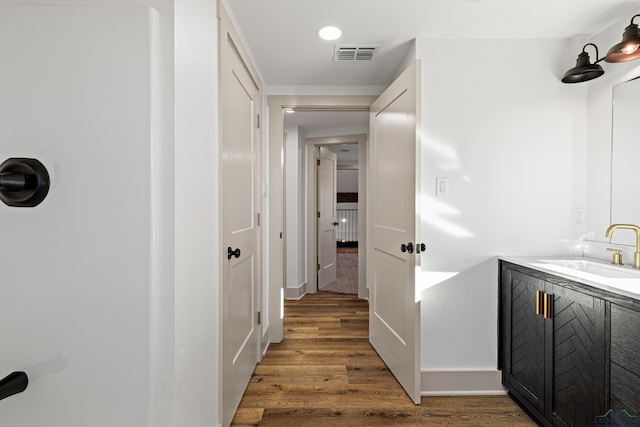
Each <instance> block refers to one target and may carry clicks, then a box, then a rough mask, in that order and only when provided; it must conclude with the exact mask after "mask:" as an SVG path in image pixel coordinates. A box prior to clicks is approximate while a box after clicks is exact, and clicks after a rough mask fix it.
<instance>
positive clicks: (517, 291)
mask: <svg viewBox="0 0 640 427" xmlns="http://www.w3.org/2000/svg"><path fill="white" fill-rule="evenodd" d="M544 289H545V282H544V281H543V280H540V279H537V278H535V277H533V276H529V275H527V274H523V273H521V272H519V271H516V270H509V269H506V270H503V274H502V301H503V304H504V307H503V310H504V311H503V328H504V331H503V337H502V339H503V354H504V366H503V369H504V370H503V381H504V382H505V385H506V386H507V387H509V389H510V390H511V391H512V392H514V393H516V394H517V395H518V397H519V400H522V399H524V400H525V401H526V403H528V404H530V405H531V406H532V408H530V409H535V410H537V411H539V412H541V413H544V410H543V405H544V399H543V396H544V391H545V390H544V320H545V319H544V317H543V316H541V315H538V314H536V292H537V291H544ZM523 403H525V402H523Z"/></svg>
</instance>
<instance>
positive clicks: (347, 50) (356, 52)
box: [333, 45, 380, 61]
mask: <svg viewBox="0 0 640 427" xmlns="http://www.w3.org/2000/svg"><path fill="white" fill-rule="evenodd" d="M379 47H380V46H371V45H369V46H356V45H343V46H336V49H335V51H334V53H333V60H334V61H373V60H374V59H376V55H377V54H378V48H379Z"/></svg>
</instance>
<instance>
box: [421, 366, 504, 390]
mask: <svg viewBox="0 0 640 427" xmlns="http://www.w3.org/2000/svg"><path fill="white" fill-rule="evenodd" d="M420 377H421V378H420V380H421V381H420V384H421V390H420V394H421V395H422V396H493V395H506V394H507V390H506V389H505V388H504V387H503V386H502V371H499V370H497V369H456V370H453V369H430V370H423V371H422V372H420Z"/></svg>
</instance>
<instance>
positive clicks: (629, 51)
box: [620, 43, 640, 55]
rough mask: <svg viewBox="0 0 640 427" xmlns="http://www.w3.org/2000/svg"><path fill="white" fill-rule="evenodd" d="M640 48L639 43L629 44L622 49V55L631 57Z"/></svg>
mask: <svg viewBox="0 0 640 427" xmlns="http://www.w3.org/2000/svg"><path fill="white" fill-rule="evenodd" d="M639 47H640V45H638V44H637V43H629V44H627V45H626V46H625V47H623V48H622V49H620V50H621V51H622V53H624V54H625V55H630V54H632V53H633V52H635V51H636V50H638V48H639Z"/></svg>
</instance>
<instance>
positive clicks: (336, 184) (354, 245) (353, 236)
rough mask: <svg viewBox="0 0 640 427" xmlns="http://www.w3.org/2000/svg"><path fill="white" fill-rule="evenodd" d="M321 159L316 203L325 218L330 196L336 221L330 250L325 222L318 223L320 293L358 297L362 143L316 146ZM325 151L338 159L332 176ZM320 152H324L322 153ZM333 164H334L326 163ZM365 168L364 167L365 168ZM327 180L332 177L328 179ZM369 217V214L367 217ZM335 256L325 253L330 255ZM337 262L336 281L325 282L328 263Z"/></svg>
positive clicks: (334, 264)
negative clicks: (324, 233)
mask: <svg viewBox="0 0 640 427" xmlns="http://www.w3.org/2000/svg"><path fill="white" fill-rule="evenodd" d="M314 148H315V149H316V153H317V157H318V158H319V159H320V161H319V162H318V163H319V164H317V166H316V177H317V191H316V200H317V206H319V209H318V210H319V211H320V212H321V214H320V215H321V217H322V216H323V214H324V213H323V212H322V211H323V203H322V199H323V197H322V196H323V194H324V193H329V194H330V197H331V201H332V203H331V205H330V209H331V212H329V213H330V214H331V216H332V220H331V222H330V224H329V226H330V228H331V230H329V231H331V232H332V233H330V234H331V235H332V236H331V237H332V239H331V240H332V241H331V242H330V247H328V248H326V249H324V246H323V244H322V243H323V242H322V239H321V238H320V237H321V236H322V230H321V228H322V227H321V225H322V224H321V222H320V219H319V220H318V223H317V224H318V226H317V229H316V236H318V237H317V242H318V260H319V264H320V269H319V270H318V276H319V277H318V291H324V292H334V293H340V294H353V295H358V294H359V293H362V292H358V278H359V274H358V267H359V266H358V252H359V251H358V227H359V222H358V213H359V210H358V194H359V193H358V169H359V163H358V144H357V143H350V144H332V145H325V146H319V147H314ZM322 150H327V151H328V152H330V153H332V155H334V156H335V159H336V161H335V163H334V164H333V165H334V166H333V168H334V169H333V170H332V171H331V172H332V175H333V176H332V177H327V176H326V175H327V174H326V173H325V174H324V175H325V176H324V179H323V174H322V172H323V171H324V170H325V169H328V168H329V167H330V166H331V165H325V164H324V163H323V162H324V160H323V159H321V157H323V156H322ZM318 151H320V152H319V153H318ZM326 163H332V162H326ZM361 167H364V165H362V166H361ZM327 178H329V179H328V180H327ZM364 216H366V213H365V215H364ZM328 251H330V252H331V253H323V252H328ZM325 260H327V261H330V262H332V263H333V266H334V270H335V276H333V277H332V279H333V280H331V281H327V280H322V279H323V277H322V273H323V267H324V264H326V261H325Z"/></svg>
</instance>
